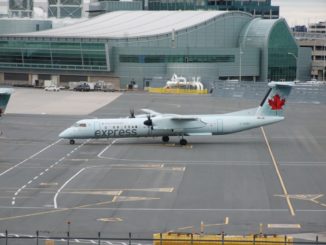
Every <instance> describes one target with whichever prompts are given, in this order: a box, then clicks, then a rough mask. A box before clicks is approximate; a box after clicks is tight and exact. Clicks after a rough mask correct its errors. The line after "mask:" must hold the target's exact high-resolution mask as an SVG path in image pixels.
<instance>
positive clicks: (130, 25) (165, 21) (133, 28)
mask: <svg viewBox="0 0 326 245" xmlns="http://www.w3.org/2000/svg"><path fill="white" fill-rule="evenodd" d="M226 13H230V12H228V11H115V12H111V13H107V14H103V15H100V16H98V17H95V18H92V19H90V20H87V21H84V22H81V23H78V24H73V25H70V26H66V27H62V28H58V29H52V30H47V31H41V32H33V33H25V34H19V35H15V36H29V37H81V38H136V37H146V36H155V35H162V34H167V33H171V32H172V31H173V30H175V31H178V30H182V29H186V28H189V27H193V26H196V25H199V24H201V23H204V22H206V21H209V20H211V19H213V18H215V17H217V16H221V15H224V14H226ZM233 13H234V12H233Z"/></svg>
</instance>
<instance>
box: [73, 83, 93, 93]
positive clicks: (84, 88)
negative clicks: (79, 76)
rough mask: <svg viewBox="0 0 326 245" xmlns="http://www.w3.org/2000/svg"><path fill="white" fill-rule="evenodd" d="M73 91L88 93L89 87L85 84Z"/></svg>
mask: <svg viewBox="0 0 326 245" xmlns="http://www.w3.org/2000/svg"><path fill="white" fill-rule="evenodd" d="M74 90H75V91H85V92H88V91H90V90H91V88H90V86H89V85H88V84H87V83H83V84H79V85H78V86H77V87H75V88H74Z"/></svg>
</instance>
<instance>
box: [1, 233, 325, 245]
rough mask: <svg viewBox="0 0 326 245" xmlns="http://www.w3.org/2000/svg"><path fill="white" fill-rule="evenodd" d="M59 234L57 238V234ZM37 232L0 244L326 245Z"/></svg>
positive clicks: (254, 238)
mask: <svg viewBox="0 0 326 245" xmlns="http://www.w3.org/2000/svg"><path fill="white" fill-rule="evenodd" d="M55 234H56V235H55ZM55 234H52V235H51V234H50V233H48V232H47V231H42V232H39V231H36V234H34V235H26V234H25V235H23V234H12V233H9V232H8V231H5V233H1V231H0V244H1V245H18V244H19V245H21V244H24V245H73V244H97V245H326V242H325V240H323V239H319V237H318V236H316V239H315V240H302V238H300V239H299V238H298V239H294V238H292V237H289V236H284V235H265V234H262V233H260V234H256V235H245V236H230V235H225V234H224V233H222V234H218V235H206V234H203V233H201V234H191V233H157V234H154V235H150V234H148V235H149V236H147V235H145V236H144V237H143V236H142V235H140V234H132V233H129V235H127V234H125V236H122V237H120V236H119V237H117V235H113V236H107V235H105V234H103V233H101V232H98V233H97V236H87V235H86V234H83V233H82V234H78V235H77V234H71V233H70V232H66V233H65V232H55ZM94 235H95V234H94Z"/></svg>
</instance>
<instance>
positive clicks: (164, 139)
mask: <svg viewBox="0 0 326 245" xmlns="http://www.w3.org/2000/svg"><path fill="white" fill-rule="evenodd" d="M169 140H170V138H169V136H163V137H162V141H163V142H164V143H167V142H169Z"/></svg>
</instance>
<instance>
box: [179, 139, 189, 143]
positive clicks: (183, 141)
mask: <svg viewBox="0 0 326 245" xmlns="http://www.w3.org/2000/svg"><path fill="white" fill-rule="evenodd" d="M187 143H188V142H187V140H186V139H184V138H182V139H181V140H180V145H186V144H187Z"/></svg>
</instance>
